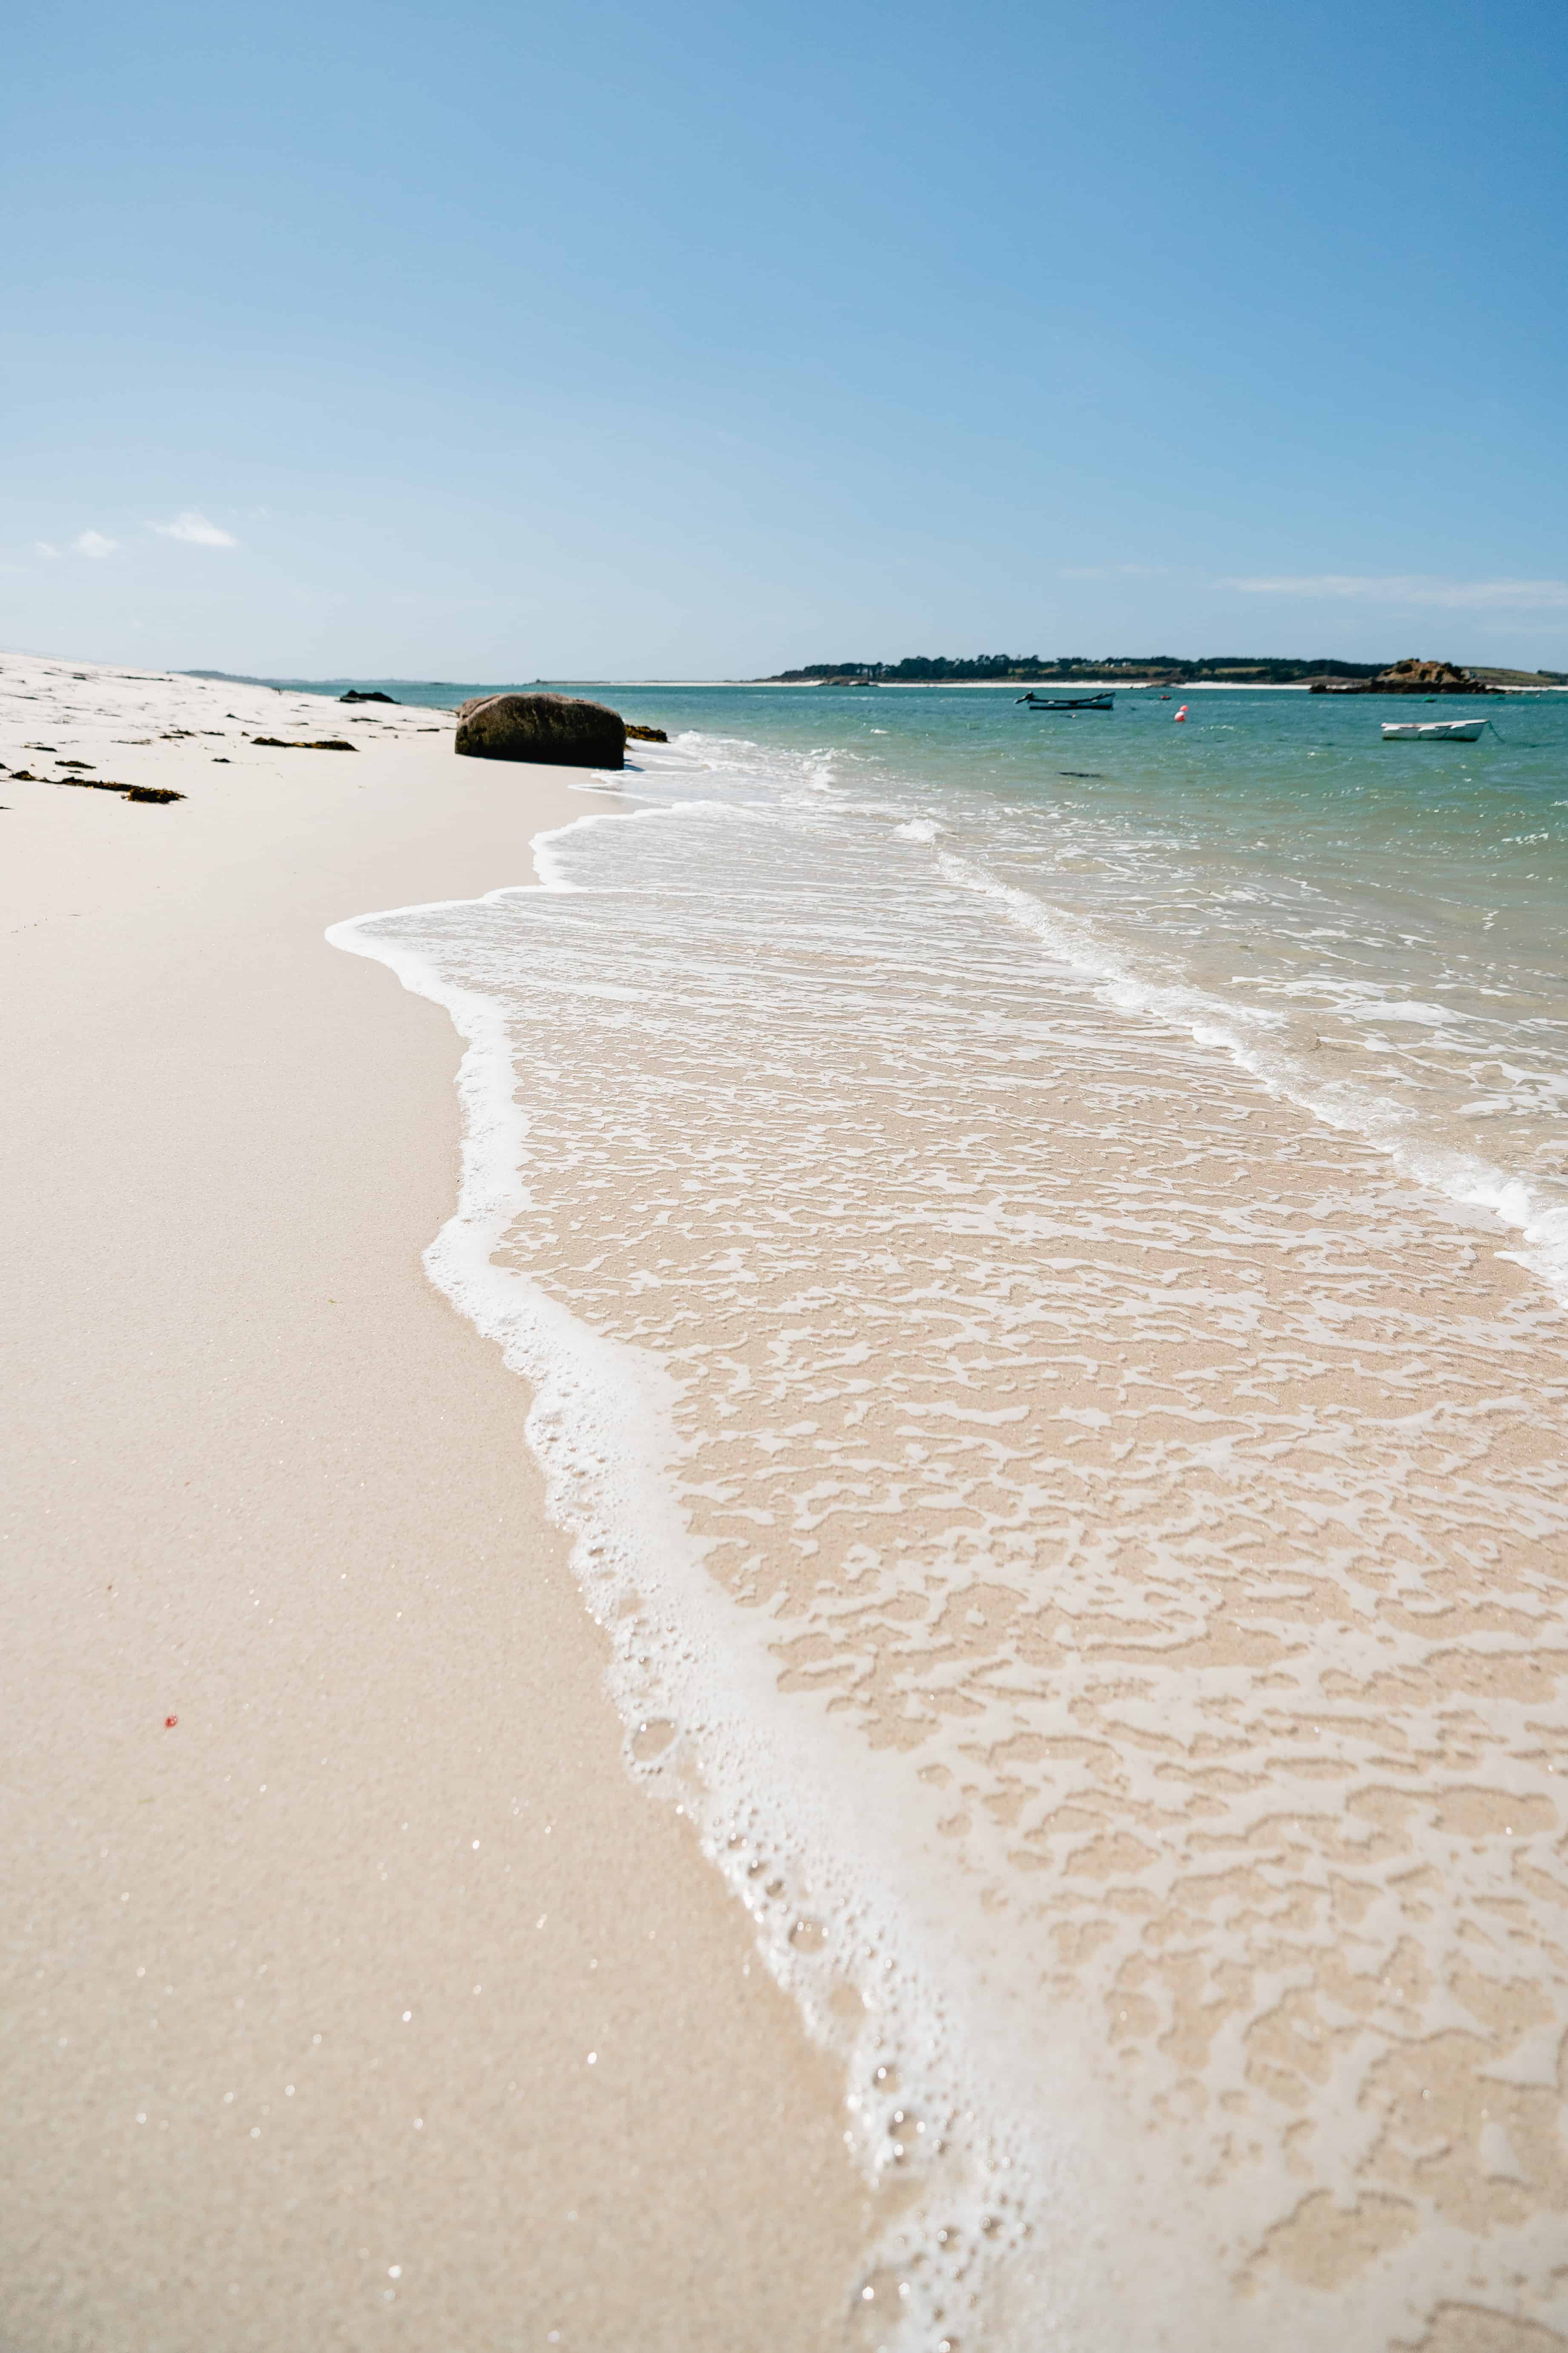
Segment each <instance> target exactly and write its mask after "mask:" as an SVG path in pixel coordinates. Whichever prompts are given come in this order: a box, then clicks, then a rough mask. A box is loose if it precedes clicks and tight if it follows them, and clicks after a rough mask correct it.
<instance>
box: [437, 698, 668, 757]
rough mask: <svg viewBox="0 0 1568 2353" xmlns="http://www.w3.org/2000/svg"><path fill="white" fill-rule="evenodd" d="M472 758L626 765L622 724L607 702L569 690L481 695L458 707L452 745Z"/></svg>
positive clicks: (624, 724)
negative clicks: (584, 699) (582, 699)
mask: <svg viewBox="0 0 1568 2353" xmlns="http://www.w3.org/2000/svg"><path fill="white" fill-rule="evenodd" d="M455 748H456V749H457V750H458V752H461V753H463V754H466V756H467V757H468V758H469V759H472V760H540V761H546V762H548V763H550V764H551V765H553V766H557V767H563V768H620V767H624V766H625V765H626V722H625V720H624V719H623V718H622V717H621V714H620V712H618V711H612V710H611V709H610V708H609V705H608V704H607V703H604V702H579V701H578V700H577V699H576V698H575V697H574V696H572V695H569V694H484V695H479V696H477V697H476V698H475V700H474V701H473V702H464V703H460V704H459V705H458V735H457V743H456V747H455Z"/></svg>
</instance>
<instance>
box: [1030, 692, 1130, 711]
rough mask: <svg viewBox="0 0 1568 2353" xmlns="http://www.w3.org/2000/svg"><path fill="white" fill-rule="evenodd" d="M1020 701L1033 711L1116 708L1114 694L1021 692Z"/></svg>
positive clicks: (1106, 709) (1104, 709)
mask: <svg viewBox="0 0 1568 2353" xmlns="http://www.w3.org/2000/svg"><path fill="white" fill-rule="evenodd" d="M1018 701H1019V702H1024V703H1027V705H1028V707H1029V709H1030V710H1031V711H1110V710H1113V709H1114V708H1115V704H1116V697H1115V695H1114V694H1058V695H1045V694H1033V693H1031V694H1021V695H1020V696H1019V697H1018Z"/></svg>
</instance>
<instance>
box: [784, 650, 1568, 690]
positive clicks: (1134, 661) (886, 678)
mask: <svg viewBox="0 0 1568 2353" xmlns="http://www.w3.org/2000/svg"><path fill="white" fill-rule="evenodd" d="M1423 667H1429V668H1431V669H1433V670H1451V669H1452V665H1450V664H1448V663H1447V662H1443V663H1433V664H1430V665H1423ZM1392 669H1393V665H1391V664H1386V663H1383V662H1347V661H1332V660H1328V659H1318V660H1312V661H1305V660H1294V659H1284V658H1282V657H1281V658H1275V657H1270V658H1268V659H1263V658H1258V657H1256V656H1254V657H1251V658H1244V657H1243V656H1241V655H1239V654H1212V655H1205V658H1204V659H1202V660H1201V661H1188V660H1185V659H1183V658H1182V657H1181V656H1180V655H1178V654H1145V655H1136V654H1107V655H1105V656H1104V657H1103V658H1102V659H1100V660H1098V661H1095V660H1091V659H1089V656H1088V655H1086V654H1058V655H1055V656H1047V655H1044V654H975V655H973V656H972V657H970V658H969V659H954V658H952V656H950V655H947V654H911V655H908V656H906V657H905V659H903V660H902V661H896V662H867V661H839V662H808V663H807V664H806V666H805V669H804V670H775V671H774V672H773V675H772V677H770V678H768V679H765V680H763V681H759V683H761V684H763V685H767V686H784V685H792V686H793V685H810V684H812V683H815V684H816V685H818V686H861V685H865V686H944V685H952V686H966V685H984V684H994V685H998V686H1012V685H1037V684H1039V683H1041V682H1042V681H1050V682H1051V683H1053V684H1057V683H1060V684H1067V683H1069V682H1070V683H1072V684H1074V685H1079V684H1083V685H1091V684H1092V685H1097V686H1114V685H1121V684H1127V685H1131V684H1132V683H1133V682H1134V681H1139V682H1141V681H1143V680H1145V679H1149V680H1152V681H1154V682H1156V683H1157V684H1159V685H1161V686H1198V685H1202V684H1204V683H1205V681H1206V682H1208V683H1210V684H1213V685H1216V686H1315V685H1317V684H1318V683H1320V681H1321V683H1322V685H1323V686H1324V687H1325V688H1332V687H1341V688H1343V687H1352V688H1353V687H1356V686H1370V685H1371V683H1372V681H1373V680H1381V679H1382V678H1384V677H1385V676H1388V675H1390V674H1391V672H1392ZM1463 675H1464V676H1465V677H1466V678H1468V679H1474V680H1475V681H1477V683H1478V684H1480V685H1493V686H1568V670H1488V669H1482V668H1480V667H1479V666H1478V667H1476V668H1473V669H1471V670H1468V671H1467V672H1464V673H1463ZM1396 691H1399V690H1396ZM1403 691H1409V690H1408V689H1405V690H1403ZM1449 691H1450V692H1451V691H1453V689H1452V688H1450V689H1449Z"/></svg>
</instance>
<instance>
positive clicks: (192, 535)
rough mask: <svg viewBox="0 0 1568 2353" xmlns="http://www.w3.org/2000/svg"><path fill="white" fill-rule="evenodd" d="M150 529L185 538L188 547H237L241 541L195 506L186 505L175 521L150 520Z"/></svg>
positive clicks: (167, 537)
mask: <svg viewBox="0 0 1568 2353" xmlns="http://www.w3.org/2000/svg"><path fill="white" fill-rule="evenodd" d="M147 528H148V530H149V531H155V532H158V533H160V534H161V535H162V536H163V538H164V539H183V540H184V542H185V543H186V545H187V546H188V547H237V546H238V545H239V542H238V540H237V539H236V537H235V535H234V533H232V532H231V531H225V530H224V529H223V527H222V525H221V524H219V523H216V522H208V521H207V519H206V517H205V514H200V513H198V512H197V511H196V509H195V507H186V508H185V510H184V513H182V514H177V515H176V516H175V517H174V522H150V523H149V524H148V526H147Z"/></svg>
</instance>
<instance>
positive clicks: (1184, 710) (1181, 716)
mask: <svg viewBox="0 0 1568 2353" xmlns="http://www.w3.org/2000/svg"><path fill="white" fill-rule="evenodd" d="M1186 715H1187V706H1186V704H1185V703H1183V705H1182V707H1181V709H1180V711H1178V712H1176V713H1175V716H1176V718H1178V719H1184V718H1185V717H1186Z"/></svg>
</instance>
